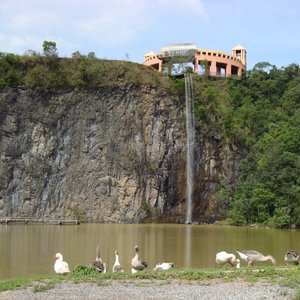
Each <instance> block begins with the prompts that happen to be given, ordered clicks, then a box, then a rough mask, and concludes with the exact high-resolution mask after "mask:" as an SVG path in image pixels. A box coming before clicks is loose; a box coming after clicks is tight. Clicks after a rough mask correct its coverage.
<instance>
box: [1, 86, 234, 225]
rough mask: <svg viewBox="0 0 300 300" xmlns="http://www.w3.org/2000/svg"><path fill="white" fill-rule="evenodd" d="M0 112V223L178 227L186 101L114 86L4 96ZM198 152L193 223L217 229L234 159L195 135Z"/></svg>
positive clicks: (216, 141) (181, 207)
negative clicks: (29, 220) (30, 220)
mask: <svg viewBox="0 0 300 300" xmlns="http://www.w3.org/2000/svg"><path fill="white" fill-rule="evenodd" d="M0 105H1V111H0V117H1V118H0V151H1V159H0V217H5V216H15V217H22V216H26V217H37V218H43V217H44V218H50V219H54V218H80V219H81V220H82V221H87V222H127V223H132V222H157V221H159V222H184V220H185V211H186V207H185V180H186V179H185V160H186V159H185V128H184V126H185V125H184V124H185V121H184V118H185V117H184V99H174V96H172V97H171V96H169V95H168V94H167V93H166V92H158V90H157V89H155V88H154V87H153V86H152V87H145V86H144V87H142V88H141V87H134V86H126V85H124V83H120V86H119V87H118V88H116V87H113V88H102V89H98V90H92V91H91V90H80V89H70V90H55V91H50V90H41V89H20V88H19V89H18V88H9V89H5V90H3V91H2V92H1V93H0ZM225 150H226V151H225ZM195 152H196V153H195V158H196V162H195V183H194V187H195V188H194V193H193V202H194V210H193V220H194V221H197V222H200V223H201V222H207V221H208V222H211V221H215V220H216V219H218V218H219V217H220V214H219V212H218V204H217V203H215V202H214V200H213V197H212V195H213V194H214V193H215V192H216V191H217V190H218V189H219V188H220V180H221V179H222V178H223V179H224V178H225V179H226V181H227V182H230V183H232V182H233V181H234V178H233V176H234V175H235V174H234V172H235V161H234V151H233V150H232V149H230V148H229V146H228V145H224V144H223V142H222V140H221V139H220V137H218V138H213V137H209V138H207V137H203V136H202V134H201V132H198V133H196V151H195Z"/></svg>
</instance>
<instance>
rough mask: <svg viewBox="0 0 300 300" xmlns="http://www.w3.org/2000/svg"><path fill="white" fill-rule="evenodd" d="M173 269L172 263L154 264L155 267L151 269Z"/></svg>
mask: <svg viewBox="0 0 300 300" xmlns="http://www.w3.org/2000/svg"><path fill="white" fill-rule="evenodd" d="M173 267H174V263H172V262H163V263H158V264H156V267H155V268H154V269H153V270H154V271H168V270H171V269H172V268H173Z"/></svg>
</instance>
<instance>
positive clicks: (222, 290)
mask: <svg viewBox="0 0 300 300" xmlns="http://www.w3.org/2000/svg"><path fill="white" fill-rule="evenodd" d="M37 285H41V287H42V284H41V283H36V284H34V285H32V286H30V287H28V288H26V289H19V290H14V291H6V292H2V293H0V300H4V299H5V300H19V299H20V300H22V299H26V300H45V299H46V300H52V299H53V300H59V299H71V300H78V299H86V300H90V299H101V300H112V299H114V300H118V299H120V300H121V299H122V300H135V299H139V300H148V299H163V300H169V299H170V300H171V299H172V300H174V299H175V300H179V299H182V300H190V299H205V300H258V299H259V300H277V299H278V300H291V299H293V297H294V296H295V290H294V289H291V288H287V287H281V286H279V285H270V284H268V283H264V282H255V283H249V282H245V281H241V280H238V281H234V282H224V281H221V280H209V281H200V282H199V281H182V280H168V281H160V280H138V281H130V282H126V281H108V282H103V283H101V285H100V284H95V283H73V282H70V281H64V282H61V283H59V284H57V285H56V286H55V287H53V288H51V289H48V290H45V291H41V292H35V290H36V288H37ZM38 287H39V286H38Z"/></svg>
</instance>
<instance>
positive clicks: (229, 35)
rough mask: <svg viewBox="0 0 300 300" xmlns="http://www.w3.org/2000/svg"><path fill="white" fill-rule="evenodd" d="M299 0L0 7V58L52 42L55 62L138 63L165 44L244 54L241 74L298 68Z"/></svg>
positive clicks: (70, 1) (102, 1)
mask: <svg viewBox="0 0 300 300" xmlns="http://www.w3.org/2000/svg"><path fill="white" fill-rule="evenodd" d="M299 28H300V1H299V0H282V1H280V0H247V1H244V0H239V1H237V0H85V1H82V0H0V52H5V53H15V54H24V53H25V52H26V51H28V50H33V51H36V52H40V53H42V50H43V47H42V45H43V42H44V41H54V42H55V43H56V47H57V51H58V54H59V56H61V57H71V56H72V53H74V52H76V51H79V52H80V53H81V54H83V55H87V54H88V53H90V52H94V53H95V55H96V57H98V58H105V59H117V60H130V61H133V62H137V63H142V62H143V57H144V54H145V53H147V52H150V51H154V52H157V53H158V52H160V50H161V48H162V47H163V46H165V45H168V44H176V43H193V44H196V45H197V48H200V49H208V50H217V51H221V52H225V53H231V49H232V48H233V47H235V46H236V45H242V46H244V47H245V48H246V49H247V67H248V69H252V68H253V67H254V66H255V64H256V63H258V62H269V63H270V64H272V65H275V66H276V67H278V68H281V67H286V66H288V65H289V64H292V63H296V64H300V38H299V33H298V31H299Z"/></svg>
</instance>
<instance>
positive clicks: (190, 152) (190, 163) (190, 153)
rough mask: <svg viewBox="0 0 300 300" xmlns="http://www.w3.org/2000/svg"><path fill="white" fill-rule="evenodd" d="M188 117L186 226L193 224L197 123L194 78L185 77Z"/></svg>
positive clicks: (186, 113)
mask: <svg viewBox="0 0 300 300" xmlns="http://www.w3.org/2000/svg"><path fill="white" fill-rule="evenodd" d="M184 82H185V115H186V221H185V222H186V224H190V223H192V193H193V181H194V169H193V168H194V144H195V123H194V105H193V97H192V95H193V87H192V77H191V75H189V74H185V75H184Z"/></svg>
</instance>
